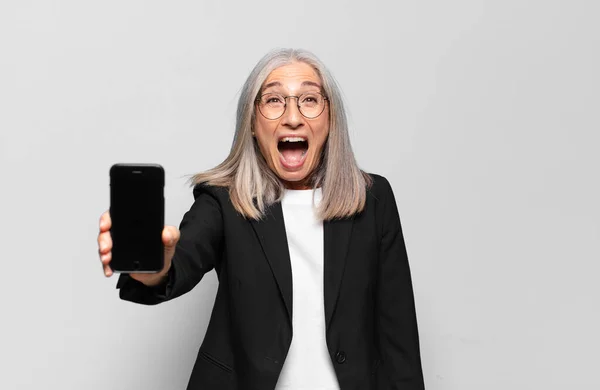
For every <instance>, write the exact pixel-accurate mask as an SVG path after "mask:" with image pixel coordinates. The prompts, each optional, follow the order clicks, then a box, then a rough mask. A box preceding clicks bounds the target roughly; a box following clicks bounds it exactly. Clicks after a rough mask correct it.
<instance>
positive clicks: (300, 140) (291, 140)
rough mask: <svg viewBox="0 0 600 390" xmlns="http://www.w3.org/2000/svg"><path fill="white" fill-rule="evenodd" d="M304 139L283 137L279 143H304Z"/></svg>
mask: <svg viewBox="0 0 600 390" xmlns="http://www.w3.org/2000/svg"><path fill="white" fill-rule="evenodd" d="M305 141H306V138H302V137H284V138H282V139H281V142H305Z"/></svg>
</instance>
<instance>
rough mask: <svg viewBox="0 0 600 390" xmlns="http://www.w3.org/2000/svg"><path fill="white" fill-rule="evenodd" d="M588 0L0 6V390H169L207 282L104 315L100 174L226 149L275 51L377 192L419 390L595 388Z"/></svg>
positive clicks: (599, 162)
mask: <svg viewBox="0 0 600 390" xmlns="http://www.w3.org/2000/svg"><path fill="white" fill-rule="evenodd" d="M599 14H600V6H599V3H598V2H596V1H592V0H590V1H573V0H571V1H567V0H564V1H557V0H552V1H549V0H545V1H541V0H538V1H527V0H508V1H507V0H504V1H494V0H485V1H475V0H471V1H468V0H456V1H442V0H438V1H416V0H411V1H390V2H382V3H380V2H377V1H352V2H349V1H347V2H343V1H323V2H320V1H287V2H274V1H273V2H267V1H245V2H241V1H240V2H237V3H228V2H218V1H169V2H167V1H148V0H137V1H135V0H119V1H116V0H108V1H102V2H99V1H96V2H84V1H75V0H72V1H68V0H54V1H43V0H32V1H17V0H12V1H11V0H6V1H3V2H2V3H1V4H0V48H1V50H0V170H1V172H0V179H1V188H2V190H1V191H0V194H1V195H0V196H1V201H0V216H1V218H2V223H1V225H0V226H1V227H0V229H1V237H2V238H1V240H2V259H1V260H2V271H1V275H2V277H1V282H0V292H1V296H2V297H3V298H2V305H1V314H0V316H1V318H2V321H1V327H2V328H1V332H0V357H1V362H0V363H1V365H2V369H1V372H2V373H1V374H0V388H2V389H7V390H8V389H11V390H12V389H32V390H33V389H35V390H38V389H73V390H75V389H77V390H79V389H86V390H100V389H110V390H125V389H148V390H165V389H168V390H177V389H184V388H185V386H186V384H187V381H188V378H189V375H190V372H191V369H192V365H193V364H194V361H195V358H196V353H197V350H198V348H199V346H200V343H201V341H202V339H203V337H204V333H205V330H206V326H207V323H208V320H209V316H210V311H211V308H212V304H213V301H214V297H215V293H216V285H217V280H216V277H215V274H214V272H211V273H210V274H208V275H206V277H205V279H204V280H203V281H202V282H201V283H200V284H199V285H198V286H197V287H196V288H195V289H194V290H193V291H192V292H190V293H189V294H187V295H185V296H183V297H181V298H178V299H176V300H174V301H171V302H168V303H165V304H161V305H158V306H148V307H147V306H141V305H135V304H132V303H129V302H124V301H120V300H119V298H118V291H117V290H116V289H115V284H116V278H114V277H113V278H110V279H107V278H105V277H104V276H103V273H102V269H101V265H100V262H99V259H98V256H97V243H96V238H97V233H98V220H99V217H100V215H101V213H102V212H104V211H105V210H106V209H108V207H109V176H108V172H109V168H110V166H111V165H112V164H114V163H117V162H147V163H159V164H162V165H163V166H164V167H165V170H166V187H165V197H166V223H167V224H169V225H175V226H178V225H179V222H180V221H181V218H182V216H183V214H184V213H185V211H187V210H188V209H189V207H190V206H191V204H192V202H193V196H192V193H191V188H189V187H188V186H186V183H185V177H184V175H186V174H193V173H196V172H199V171H202V170H205V169H208V168H211V167H213V166H215V165H216V164H218V163H219V162H221V161H222V160H223V159H224V158H225V157H226V155H227V153H228V151H229V148H230V145H231V141H232V136H233V127H234V114H235V106H236V101H237V98H238V96H239V91H240V88H241V86H242V84H243V82H244V80H245V78H246V77H247V75H248V74H249V72H250V70H251V69H252V68H253V66H254V65H255V63H256V62H257V61H258V60H259V59H260V57H262V56H263V55H264V54H265V53H266V52H267V51H269V50H270V49H272V48H275V47H297V48H305V49H308V50H311V51H313V52H314V53H315V54H317V55H318V56H319V57H320V58H321V59H322V60H323V61H324V62H325V63H326V64H327V65H328V67H329V68H330V70H331V71H332V72H333V74H334V76H335V77H336V78H337V80H338V82H339V84H340V85H341V88H342V90H343V93H344V97H345V100H346V103H347V107H348V110H349V120H350V131H351V137H352V141H353V146H354V150H355V152H356V156H357V159H358V161H359V164H360V165H361V167H362V168H363V169H365V170H367V171H370V172H376V173H379V174H382V175H384V176H386V177H387V178H388V179H389V180H390V182H391V183H392V185H393V188H394V191H395V194H396V198H397V202H398V207H399V211H400V216H401V220H402V225H403V229H404V236H405V240H406V245H407V250H408V254H409V260H410V264H411V269H412V275H413V281H414V289H415V295H416V305H417V315H418V321H419V329H420V337H421V349H422V358H423V369H424V373H425V382H426V386H427V389H429V390H442V389H444V390H446V389H448V390H481V389H485V390H505V389H545V390H554V389H557V390H558V389H561V390H563V389H567V388H568V389H578V390H579V389H598V388H600V377H599V376H598V375H597V371H596V370H597V369H598V367H599V366H600V358H599V357H598V356H599V355H598V351H599V350H600V336H599V335H598V330H599V329H600V313H599V308H600V286H599V283H598V274H599V272H600V266H599V265H598V261H599V260H600V249H599V243H600V222H599V219H600V207H599V199H600V185H599V184H598V167H599V166H600V158H599V156H598V151H599V149H600V136H599V135H598V132H599V130H600V126H599V125H600V120H599V115H598V113H599V103H600V98H599V96H600V94H599V90H600V77H599V75H598V69H600V61H599V60H600V55H599V48H600V27H599V26H600V25H599V24H598V15H599Z"/></svg>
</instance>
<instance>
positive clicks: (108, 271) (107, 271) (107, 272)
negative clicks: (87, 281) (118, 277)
mask: <svg viewBox="0 0 600 390" xmlns="http://www.w3.org/2000/svg"><path fill="white" fill-rule="evenodd" d="M102 267H103V268H104V276H106V277H107V278H108V277H110V276H112V274H113V271H112V269H111V268H110V266H108V265H103V266H102Z"/></svg>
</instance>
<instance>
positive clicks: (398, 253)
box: [377, 178, 425, 390]
mask: <svg viewBox="0 0 600 390" xmlns="http://www.w3.org/2000/svg"><path fill="white" fill-rule="evenodd" d="M381 194H382V195H380V202H381V203H382V204H381V205H380V213H381V214H380V216H379V218H380V221H381V243H380V253H379V264H378V267H379V276H378V283H377V314H378V336H379V337H378V340H379V350H380V351H381V357H382V360H383V365H382V367H381V368H382V369H384V370H385V372H386V374H387V376H388V378H389V380H390V383H391V384H392V387H391V388H392V389H395V390H400V389H403V390H404V389H405V390H422V389H424V388H425V385H424V381H423V371H422V367H421V356H420V349H419V334H418V329H417V317H416V310H415V303H414V295H413V288H412V281H411V276H410V268H409V264H408V256H407V253H406V247H405V243H404V237H403V234H402V226H401V224H400V216H399V214H398V208H397V206H396V199H395V197H394V194H393V191H392V188H391V186H390V184H389V182H388V181H387V180H386V179H384V178H382V191H381Z"/></svg>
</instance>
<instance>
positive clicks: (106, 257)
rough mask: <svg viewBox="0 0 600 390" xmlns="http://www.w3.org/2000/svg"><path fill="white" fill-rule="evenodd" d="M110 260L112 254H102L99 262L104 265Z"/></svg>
mask: <svg viewBox="0 0 600 390" xmlns="http://www.w3.org/2000/svg"><path fill="white" fill-rule="evenodd" d="M111 260H112V252H108V253H104V254H101V255H100V262H101V263H102V264H104V265H108V264H110V261H111Z"/></svg>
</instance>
